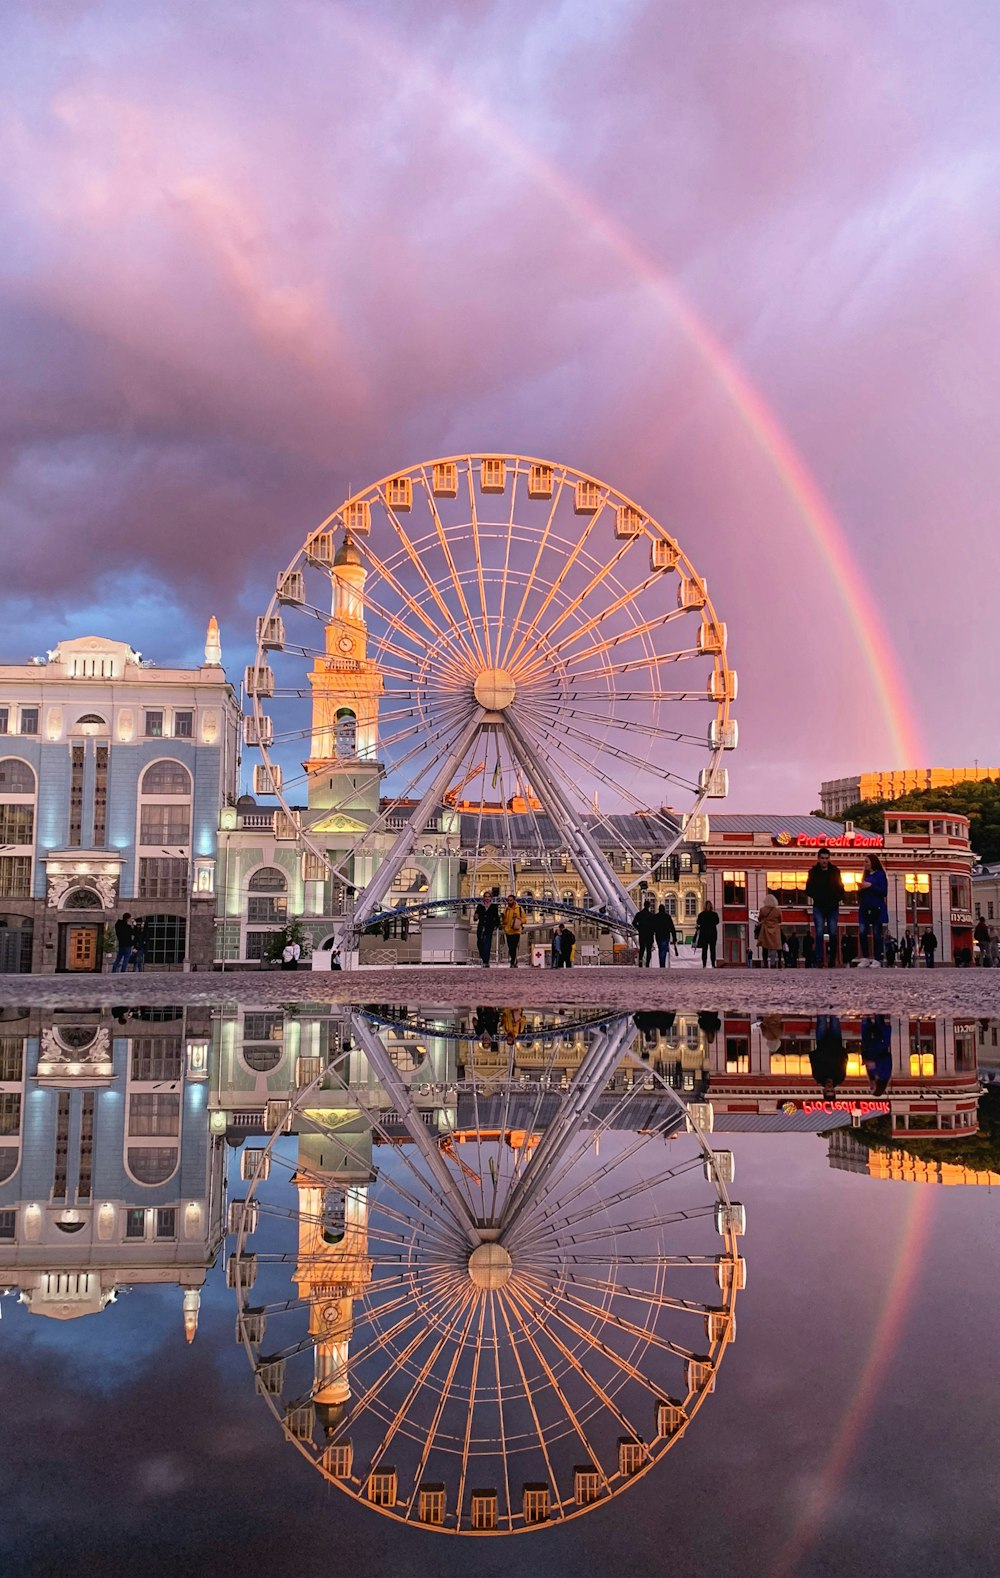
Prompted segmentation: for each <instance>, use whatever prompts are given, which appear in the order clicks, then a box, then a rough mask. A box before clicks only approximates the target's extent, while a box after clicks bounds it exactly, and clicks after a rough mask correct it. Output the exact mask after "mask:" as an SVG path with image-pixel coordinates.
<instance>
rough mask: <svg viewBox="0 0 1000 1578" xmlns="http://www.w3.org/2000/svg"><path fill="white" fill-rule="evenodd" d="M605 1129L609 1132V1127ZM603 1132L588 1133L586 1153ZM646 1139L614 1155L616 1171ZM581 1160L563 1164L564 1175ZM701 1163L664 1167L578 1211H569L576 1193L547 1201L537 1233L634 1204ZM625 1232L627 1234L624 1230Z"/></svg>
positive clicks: (527, 1237)
mask: <svg viewBox="0 0 1000 1578" xmlns="http://www.w3.org/2000/svg"><path fill="white" fill-rule="evenodd" d="M608 1128H610V1123H609V1125H608ZM605 1132H607V1130H606V1129H601V1130H598V1131H596V1132H594V1131H588V1134H587V1149H588V1150H589V1149H590V1145H591V1144H592V1143H593V1142H594V1140H596V1139H600V1138H601V1137H602V1136H603V1133H605ZM649 1137H650V1136H649V1134H648V1133H645V1132H644V1133H642V1134H641V1135H640V1136H639V1138H638V1140H637V1142H636V1143H634V1144H632V1145H630V1146H626V1148H625V1149H624V1150H623V1151H620V1152H618V1153H616V1155H615V1167H616V1169H620V1168H622V1167H623V1166H625V1165H626V1164H627V1163H628V1162H629V1161H631V1160H632V1158H633V1156H635V1155H637V1154H640V1153H641V1152H642V1150H643V1149H644V1147H645V1144H646V1142H647V1141H648V1139H649ZM581 1159H582V1158H581V1156H580V1154H579V1153H578V1154H577V1155H576V1156H573V1157H570V1158H569V1159H568V1160H567V1162H566V1167H565V1171H566V1172H567V1173H568V1172H569V1169H570V1168H571V1167H573V1166H574V1165H575V1164H576V1163H577V1162H578V1161H579V1160H581ZM700 1160H701V1158H700V1157H699V1158H698V1159H697V1161H691V1162H686V1163H684V1164H683V1165H682V1166H680V1167H667V1168H665V1169H663V1170H662V1171H659V1172H657V1173H656V1174H655V1176H653V1177H652V1178H643V1179H642V1180H641V1181H640V1182H638V1183H630V1184H629V1186H628V1187H627V1188H625V1189H621V1190H619V1191H618V1192H617V1193H616V1194H613V1195H609V1196H607V1197H606V1198H602V1199H601V1201H600V1202H599V1203H598V1204H597V1205H582V1206H580V1209H579V1210H578V1211H575V1212H574V1211H572V1210H571V1209H568V1208H569V1207H572V1206H573V1205H574V1204H576V1203H577V1202H578V1199H579V1196H578V1194H577V1191H576V1189H575V1188H571V1189H569V1190H568V1191H567V1192H566V1193H565V1194H563V1195H562V1196H561V1198H559V1199H556V1200H547V1201H546V1205H545V1207H544V1208H543V1210H542V1212H541V1214H540V1215H539V1216H537V1218H536V1222H537V1225H538V1228H539V1229H540V1230H541V1229H543V1228H545V1229H548V1228H550V1227H554V1226H555V1225H556V1224H558V1225H559V1226H560V1227H572V1226H574V1225H575V1224H576V1223H578V1222H581V1221H584V1220H586V1218H587V1217H588V1216H590V1215H592V1214H594V1213H595V1212H598V1211H604V1210H608V1209H610V1208H611V1207H612V1206H615V1205H621V1204H623V1203H624V1202H625V1201H629V1202H632V1201H633V1200H636V1199H638V1198H639V1196H640V1195H643V1194H647V1193H648V1192H649V1191H650V1190H651V1189H659V1188H662V1187H663V1186H664V1185H665V1184H668V1183H674V1182H676V1180H677V1179H678V1178H682V1177H683V1176H684V1175H685V1174H686V1173H688V1172H691V1171H693V1169H694V1168H695V1167H696V1166H698V1165H700ZM613 1231H615V1232H619V1231H621V1229H619V1228H615V1229H614V1230H613ZM625 1231H627V1229H625ZM530 1241H531V1235H528V1234H526V1235H525V1240H524V1242H525V1243H530Z"/></svg>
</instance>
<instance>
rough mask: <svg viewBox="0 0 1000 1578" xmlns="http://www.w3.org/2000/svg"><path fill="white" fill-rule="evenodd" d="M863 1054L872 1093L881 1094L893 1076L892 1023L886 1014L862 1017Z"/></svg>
mask: <svg viewBox="0 0 1000 1578" xmlns="http://www.w3.org/2000/svg"><path fill="white" fill-rule="evenodd" d="M861 1056H862V1057H863V1058H864V1060H865V1071H866V1073H867V1075H868V1078H869V1079H870V1080H871V1082H872V1095H873V1096H881V1095H882V1093H883V1091H884V1090H885V1089H886V1087H887V1085H888V1083H889V1081H890V1079H891V1078H892V1025H891V1023H890V1022H889V1020H888V1019H887V1018H886V1016H885V1014H867V1015H866V1016H865V1018H864V1019H862V1021H861Z"/></svg>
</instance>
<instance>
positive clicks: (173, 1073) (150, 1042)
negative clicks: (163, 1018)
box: [132, 1036, 181, 1083]
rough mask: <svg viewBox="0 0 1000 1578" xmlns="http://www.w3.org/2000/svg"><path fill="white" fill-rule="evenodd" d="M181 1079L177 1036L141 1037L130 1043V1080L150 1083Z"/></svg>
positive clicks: (179, 1047)
mask: <svg viewBox="0 0 1000 1578" xmlns="http://www.w3.org/2000/svg"><path fill="white" fill-rule="evenodd" d="M180 1077H181V1042H180V1037H179V1036H141V1037H136V1039H135V1040H134V1041H133V1042H132V1078H133V1080H137V1081H146V1082H147V1083H152V1081H154V1080H178V1079H180Z"/></svg>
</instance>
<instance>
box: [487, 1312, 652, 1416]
mask: <svg viewBox="0 0 1000 1578" xmlns="http://www.w3.org/2000/svg"><path fill="white" fill-rule="evenodd" d="M511 1286H512V1285H511V1284H508V1287H507V1288H506V1289H505V1290H504V1291H505V1292H507V1293H509V1295H510V1300H511V1303H512V1304H513V1306H514V1308H515V1309H516V1310H517V1313H518V1317H519V1319H520V1320H521V1321H522V1322H523V1323H524V1325H525V1326H526V1327H527V1326H528V1325H529V1324H530V1323H531V1321H532V1319H533V1318H537V1319H538V1321H539V1323H540V1324H541V1326H542V1328H543V1330H544V1332H545V1335H546V1337H547V1338H548V1340H549V1341H550V1342H551V1343H552V1345H553V1347H554V1348H556V1349H557V1350H558V1351H559V1353H560V1354H561V1355H562V1357H563V1358H564V1359H565V1360H566V1362H567V1363H568V1364H569V1365H570V1366H571V1367H572V1368H573V1370H574V1371H575V1372H576V1374H577V1375H578V1376H579V1377H580V1379H581V1380H582V1381H584V1382H585V1383H586V1385H587V1386H589V1387H590V1390H591V1392H592V1393H593V1394H594V1396H595V1397H596V1398H597V1399H598V1401H599V1402H601V1403H602V1404H603V1405H604V1407H605V1408H606V1409H607V1411H608V1412H609V1413H610V1414H611V1415H612V1417H613V1418H614V1419H616V1420H617V1421H618V1423H619V1425H621V1427H622V1429H623V1430H624V1431H625V1434H626V1435H627V1436H629V1437H631V1438H632V1439H633V1440H636V1441H641V1440H642V1433H641V1432H640V1431H639V1430H637V1429H636V1427H635V1425H634V1424H633V1422H632V1420H631V1419H629V1417H628V1415H627V1414H626V1413H625V1412H624V1410H623V1409H622V1408H620V1407H619V1405H618V1403H617V1402H616V1401H615V1399H614V1398H613V1397H612V1396H611V1395H610V1394H609V1393H608V1391H607V1390H606V1389H605V1388H604V1387H603V1386H602V1385H601V1383H600V1381H599V1380H598V1379H597V1377H596V1376H595V1374H594V1373H593V1370H592V1369H591V1368H590V1366H589V1365H586V1364H582V1363H581V1362H580V1360H579V1359H578V1358H577V1355H576V1353H575V1352H574V1351H573V1350H572V1349H571V1348H569V1347H568V1346H567V1345H566V1343H565V1342H564V1341H563V1340H562V1338H561V1337H560V1336H559V1334H558V1333H557V1332H556V1331H554V1330H553V1328H552V1324H551V1322H552V1320H553V1319H558V1320H559V1321H560V1324H562V1325H564V1326H566V1327H568V1329H570V1330H571V1331H573V1332H574V1335H575V1336H576V1337H578V1338H582V1339H583V1342H584V1345H585V1347H586V1348H587V1350H589V1351H590V1352H591V1353H592V1352H595V1351H596V1352H597V1353H600V1354H602V1355H603V1356H604V1358H605V1359H609V1360H611V1361H612V1363H613V1362H614V1359H615V1357H616V1356H615V1355H614V1354H613V1353H612V1351H611V1350H609V1349H608V1348H607V1347H606V1345H605V1344H604V1343H602V1342H599V1341H597V1340H596V1339H595V1338H594V1337H593V1336H592V1335H591V1334H590V1333H589V1332H585V1331H583V1330H582V1328H580V1327H578V1326H577V1327H574V1323H573V1322H572V1321H570V1320H568V1319H566V1318H563V1317H562V1316H561V1315H560V1313H559V1310H558V1307H557V1305H556V1302H555V1300H554V1299H551V1298H548V1299H542V1298H539V1297H538V1295H537V1294H536V1293H534V1291H533V1290H531V1289H529V1288H528V1287H526V1286H524V1285H523V1284H519V1285H518V1287H517V1289H516V1291H511ZM619 1368H621V1369H622V1370H624V1372H625V1373H626V1374H628V1373H629V1370H630V1369H631V1367H626V1366H624V1365H620V1366H619ZM632 1378H633V1379H636V1380H639V1381H640V1382H641V1384H643V1385H644V1386H647V1387H648V1386H649V1383H648V1382H647V1381H646V1379H645V1377H644V1376H642V1375H641V1373H640V1372H639V1371H635V1372H634V1375H633V1376H632Z"/></svg>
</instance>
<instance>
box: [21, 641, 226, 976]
mask: <svg viewBox="0 0 1000 1578" xmlns="http://www.w3.org/2000/svg"><path fill="white" fill-rule="evenodd" d="M238 717H239V711H238V707H237V702H236V697H235V695H234V693H233V690H232V687H231V686H230V685H229V684H228V683H227V681H226V676H225V673H224V672H223V669H222V667H221V649H220V646H219V632H218V626H217V625H216V623H215V620H214V619H213V620H212V622H211V624H210V626H209V632H208V639H207V641H206V644H205V661H204V663H203V664H202V666H201V667H200V668H193V669H177V668H154V667H150V666H148V665H147V664H145V663H144V662H143V660H142V658H141V656H140V654H139V653H138V652H134V651H133V650H132V648H131V647H129V646H128V645H127V644H126V643H125V642H123V641H109V640H106V639H105V638H103V637H100V636H85V637H82V638H80V639H78V640H73V641H63V642H62V643H61V644H60V645H59V646H58V647H57V648H56V649H55V651H54V652H51V653H50V654H49V657H48V661H47V662H42V661H41V660H36V661H35V662H33V663H31V664H28V665H25V666H21V667H17V666H4V667H2V668H0V735H3V736H4V737H5V738H4V739H3V741H2V742H0V846H2V852H0V973H3V972H7V971H18V970H25V971H26V970H29V969H33V970H34V971H35V972H42V973H47V972H51V971H53V970H82V971H91V970H93V971H99V970H100V969H101V967H102V963H103V955H104V950H103V939H104V932H105V927H106V925H107V924H108V923H109V922H111V921H113V920H114V919H115V918H116V917H117V916H119V915H121V914H122V913H123V912H124V911H125V910H128V911H130V912H131V913H132V914H133V915H134V916H135V915H142V916H144V917H147V918H148V920H149V936H148V945H147V949H146V966H147V968H155V967H156V966H157V965H170V964H180V963H181V962H182V961H184V960H185V959H187V958H190V959H191V960H193V961H196V962H208V961H209V960H210V959H211V956H212V954H211V936H210V926H211V911H212V909H213V907H214V901H213V898H212V895H213V883H214V866H215V830H216V825H217V821H218V814H219V806H220V805H221V804H222V802H223V800H224V799H225V798H226V796H227V794H230V793H231V792H232V791H233V790H234V788H235V783H236V754H237V740H238V735H237V729H238ZM206 912H207V913H206ZM189 926H190V930H191V935H190V939H189V937H188V930H189Z"/></svg>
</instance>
